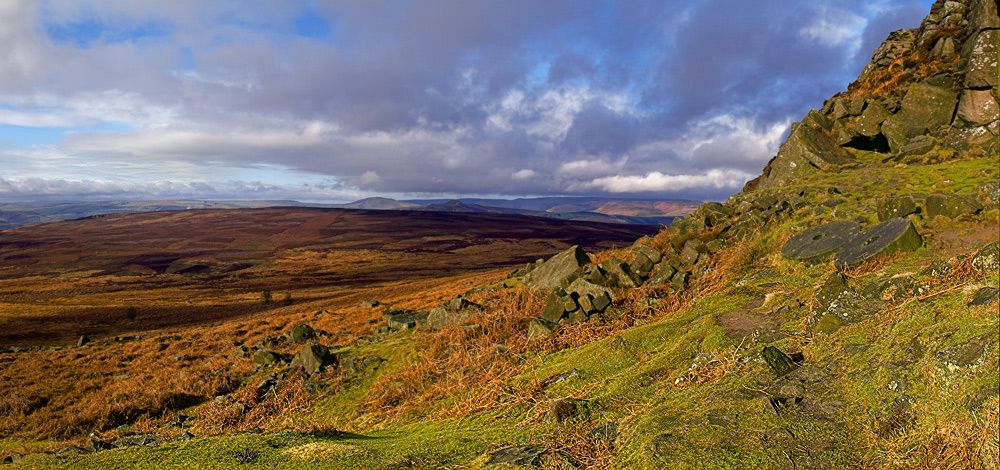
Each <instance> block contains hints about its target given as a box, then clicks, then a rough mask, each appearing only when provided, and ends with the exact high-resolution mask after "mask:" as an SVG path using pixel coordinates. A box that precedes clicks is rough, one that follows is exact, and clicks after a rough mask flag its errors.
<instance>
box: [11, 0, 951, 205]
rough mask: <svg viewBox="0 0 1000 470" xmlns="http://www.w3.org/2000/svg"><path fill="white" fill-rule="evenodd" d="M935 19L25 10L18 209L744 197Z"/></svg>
mask: <svg viewBox="0 0 1000 470" xmlns="http://www.w3.org/2000/svg"><path fill="white" fill-rule="evenodd" d="M931 3H932V2H931V1H930V0H884V1H880V2H876V3H871V2H860V1H852V2H834V1H825V2H817V3H809V4H800V3H798V2H782V1H770V0H769V1H758V2H753V3H752V4H749V3H746V2H737V1H735V0H713V1H711V2H693V1H671V2H635V3H629V4H616V3H614V2H600V3H590V4H587V5H586V6H581V5H580V4H578V3H575V2H557V3H548V4H545V5H541V6H539V5H537V4H534V3H530V2H526V3H520V4H510V3H509V2H476V3H461V4H459V5H442V4H436V3H426V4H420V3H415V4H411V7H410V8H399V7H395V6H392V5H388V4H381V3H373V2H364V3H359V4H351V3H348V4H327V3H325V2H309V1H299V2H288V3H281V4H271V3H266V2H262V3H257V4H253V5H250V6H249V7H248V6H246V4H244V3H242V2H213V3H212V4H208V5H206V4H202V3H201V2H189V1H178V2H172V3H170V4H169V5H166V4H164V5H138V6H137V5H131V4H128V3H118V2H109V1H103V2H102V1H94V2H78V1H60V0H53V1H48V2H30V1H27V0H14V1H11V2H5V3H4V4H3V5H2V6H0V45H2V46H4V47H5V48H6V49H7V50H8V51H10V53H9V54H8V55H7V57H5V58H4V59H0V61H2V62H0V63H2V64H3V66H2V67H0V200H2V201H4V202H5V203H10V204H18V203H26V202H28V201H31V202H33V203H73V202H100V201H104V202H107V201H141V200H158V199H160V200H162V199H173V200H203V201H223V200H254V201H261V200H293V201H301V202H306V203H320V204H324V203H326V204H332V203H346V202H352V201H357V200H360V199H364V198H368V197H387V198H391V199H396V200H407V199H462V198H485V199H499V198H506V199H516V198H531V197H553V196H560V197H608V198H630V199H631V198H634V199H683V200H695V201H705V200H724V199H725V198H726V197H728V196H729V195H730V194H732V193H735V192H739V191H740V189H741V188H742V186H743V184H744V183H745V182H746V181H747V180H749V179H751V178H753V177H755V176H757V175H758V174H759V173H760V171H761V169H762V168H763V167H764V165H765V164H766V163H767V161H768V160H769V159H770V158H771V157H772V156H774V155H775V154H776V153H777V150H778V146H779V145H780V144H781V142H782V141H783V140H784V138H785V137H786V136H787V133H788V129H789V126H790V124H791V123H792V122H793V121H796V120H798V119H801V117H802V116H804V115H805V114H806V112H807V111H808V110H809V109H810V108H818V107H820V106H821V105H822V102H823V99H825V98H826V97H828V96H830V95H832V94H834V93H836V92H839V91H843V90H845V89H846V87H847V85H848V84H849V83H850V82H851V81H852V80H853V79H854V77H856V76H857V74H858V73H859V72H860V70H861V68H862V67H863V66H864V65H865V64H867V63H868V61H869V59H870V54H871V51H872V50H874V49H875V48H876V47H877V46H878V44H880V43H881V41H882V40H884V39H885V37H886V36H887V35H888V34H889V32H890V31H893V30H897V29H901V28H913V27H916V26H918V25H919V22H920V20H921V19H922V18H923V17H924V15H926V14H927V12H928V11H929V7H930V5H931ZM719 11H725V12H730V13H731V14H726V15H720V14H718V13H717V12H719ZM761 24H767V25H768V27H766V28H761V27H759V25H761Z"/></svg>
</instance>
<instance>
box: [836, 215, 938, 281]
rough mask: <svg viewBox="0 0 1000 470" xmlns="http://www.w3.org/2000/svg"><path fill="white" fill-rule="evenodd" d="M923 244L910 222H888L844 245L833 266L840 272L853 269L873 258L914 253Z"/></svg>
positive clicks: (908, 220) (901, 219)
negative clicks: (904, 252)
mask: <svg viewBox="0 0 1000 470" xmlns="http://www.w3.org/2000/svg"><path fill="white" fill-rule="evenodd" d="M923 242H924V240H923V237H921V236H920V234H919V233H917V229H916V228H915V227H914V226H913V222H910V219H907V218H903V217H899V218H895V219H889V220H887V221H885V222H882V223H880V224H878V225H876V226H874V227H872V228H870V229H868V230H865V231H864V232H862V233H860V234H858V235H857V236H855V237H854V238H852V239H851V240H850V241H849V242H847V243H846V244H844V246H843V247H841V248H840V251H838V252H837V254H836V255H835V256H834V258H833V265H834V266H835V267H836V268H837V269H840V270H843V269H848V268H853V267H857V266H860V265H861V264H862V263H864V262H865V261H868V260H870V259H872V258H874V257H876V256H885V255H890V254H893V253H898V252H902V251H913V250H916V249H917V248H920V247H921V246H923Z"/></svg>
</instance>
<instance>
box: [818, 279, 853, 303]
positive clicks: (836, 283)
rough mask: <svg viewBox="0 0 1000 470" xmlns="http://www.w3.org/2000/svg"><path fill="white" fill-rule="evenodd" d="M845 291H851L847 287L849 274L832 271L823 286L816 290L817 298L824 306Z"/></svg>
mask: <svg viewBox="0 0 1000 470" xmlns="http://www.w3.org/2000/svg"><path fill="white" fill-rule="evenodd" d="M844 292H850V289H848V288H847V276H844V275H843V274H840V273H831V274H830V275H829V276H828V277H827V278H826V282H824V283H823V286H822V287H820V288H819V290H818V291H816V300H817V301H818V302H819V304H820V305H822V306H823V308H827V307H829V306H830V304H831V303H833V301H834V300H837V298H838V297H840V295H841V294H843V293H844Z"/></svg>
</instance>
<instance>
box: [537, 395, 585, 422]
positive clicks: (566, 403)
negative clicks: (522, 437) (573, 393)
mask: <svg viewBox="0 0 1000 470" xmlns="http://www.w3.org/2000/svg"><path fill="white" fill-rule="evenodd" d="M586 406H587V401H586V400H577V399H575V398H557V399H555V400H552V403H551V404H550V405H549V411H547V412H546V413H545V418H544V419H545V422H547V423H553V422H555V423H561V422H563V421H566V420H567V419H570V418H572V417H574V416H576V415H578V414H580V413H581V412H582V411H583V410H584V409H585V408H586Z"/></svg>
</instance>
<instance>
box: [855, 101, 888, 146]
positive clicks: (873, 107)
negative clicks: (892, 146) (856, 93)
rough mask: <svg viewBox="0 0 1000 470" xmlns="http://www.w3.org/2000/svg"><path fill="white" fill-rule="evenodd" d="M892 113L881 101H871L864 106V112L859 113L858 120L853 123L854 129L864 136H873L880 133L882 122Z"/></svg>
mask: <svg viewBox="0 0 1000 470" xmlns="http://www.w3.org/2000/svg"><path fill="white" fill-rule="evenodd" d="M891 114H892V113H890V112H889V110H888V109H885V106H882V104H881V103H879V102H877V101H873V102H871V103H869V104H868V107H867V108H865V112H864V113H862V114H861V117H860V118H858V122H857V124H856V125H855V128H854V129H855V131H856V132H857V133H858V134H861V135H863V136H865V137H875V136H876V135H878V134H881V133H882V123H883V122H885V119H886V118H888V117H889V116H890V115H891Z"/></svg>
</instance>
